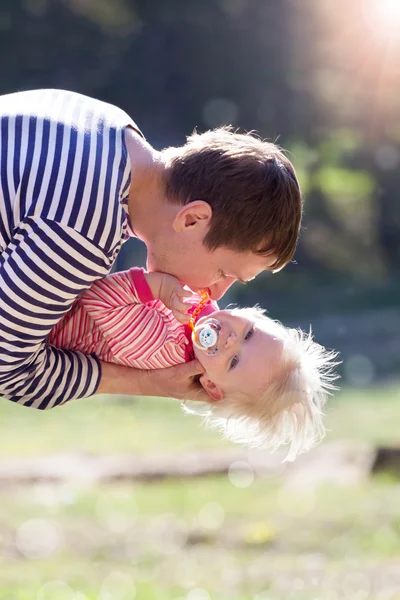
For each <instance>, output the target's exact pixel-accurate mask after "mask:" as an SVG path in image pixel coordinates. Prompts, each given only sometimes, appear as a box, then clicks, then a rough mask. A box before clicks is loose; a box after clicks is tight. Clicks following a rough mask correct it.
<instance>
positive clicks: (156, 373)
mask: <svg viewBox="0 0 400 600" xmlns="http://www.w3.org/2000/svg"><path fill="white" fill-rule="evenodd" d="M142 373H143V389H144V390H145V395H146V396H165V397H167V398H177V399H178V400H201V401H203V402H205V401H206V400H207V399H209V396H208V394H207V393H206V392H205V391H204V390H203V388H202V387H201V386H200V385H199V384H198V383H195V377H196V376H198V375H201V374H202V373H204V369H203V367H202V366H201V364H200V362H199V361H198V360H192V361H191V362H188V363H184V364H182V365H176V366H175V367H168V368H167V369H155V370H153V371H142Z"/></svg>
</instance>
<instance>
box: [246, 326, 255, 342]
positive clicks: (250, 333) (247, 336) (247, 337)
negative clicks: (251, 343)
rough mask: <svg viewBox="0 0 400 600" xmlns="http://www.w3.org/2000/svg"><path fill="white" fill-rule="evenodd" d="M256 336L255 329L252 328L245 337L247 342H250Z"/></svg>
mask: <svg viewBox="0 0 400 600" xmlns="http://www.w3.org/2000/svg"><path fill="white" fill-rule="evenodd" d="M253 334H254V327H252V328H251V329H250V330H249V331H248V332H247V333H246V335H245V336H244V339H245V340H249V339H250V338H251V336H252V335H253Z"/></svg>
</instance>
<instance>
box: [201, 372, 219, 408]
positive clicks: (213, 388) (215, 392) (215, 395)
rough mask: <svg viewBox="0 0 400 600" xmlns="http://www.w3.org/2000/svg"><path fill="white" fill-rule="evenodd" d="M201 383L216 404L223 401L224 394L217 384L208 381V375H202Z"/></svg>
mask: <svg viewBox="0 0 400 600" xmlns="http://www.w3.org/2000/svg"><path fill="white" fill-rule="evenodd" d="M200 383H201V385H202V386H203V388H204V389H205V390H206V392H207V394H208V395H209V396H210V398H212V399H213V400H214V401H215V402H219V401H220V400H222V398H223V397H224V392H223V391H222V390H221V388H220V387H218V386H217V385H215V383H213V382H212V381H211V379H208V377H207V376H206V375H204V374H203V375H201V377H200Z"/></svg>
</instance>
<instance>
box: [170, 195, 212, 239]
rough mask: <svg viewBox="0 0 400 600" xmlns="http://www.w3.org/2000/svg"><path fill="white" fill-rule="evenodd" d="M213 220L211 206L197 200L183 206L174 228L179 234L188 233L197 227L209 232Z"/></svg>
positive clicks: (178, 213) (177, 214)
mask: <svg viewBox="0 0 400 600" xmlns="http://www.w3.org/2000/svg"><path fill="white" fill-rule="evenodd" d="M211 218H212V208H211V206H210V205H209V204H208V203H207V202H204V201H203V200H195V201H194V202H189V204H185V206H182V208H181V209H180V210H179V211H178V212H177V213H176V215H175V218H174V221H173V224H172V226H173V228H174V229H175V231H178V232H184V231H188V230H189V229H193V228H195V227H196V228H198V229H199V228H200V229H202V230H203V229H207V230H208V228H209V226H210V223H211Z"/></svg>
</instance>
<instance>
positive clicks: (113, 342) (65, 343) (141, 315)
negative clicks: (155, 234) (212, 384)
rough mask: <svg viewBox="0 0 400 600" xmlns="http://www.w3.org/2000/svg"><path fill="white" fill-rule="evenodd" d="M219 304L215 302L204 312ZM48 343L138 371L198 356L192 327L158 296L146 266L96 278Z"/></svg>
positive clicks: (208, 311)
mask: <svg viewBox="0 0 400 600" xmlns="http://www.w3.org/2000/svg"><path fill="white" fill-rule="evenodd" d="M217 308H218V307H217V305H216V304H215V303H212V302H210V303H209V304H207V305H206V306H205V307H204V308H203V310H202V311H201V316H204V315H207V314H210V313H211V312H214V311H215V310H217ZM49 343H50V344H54V345H55V346H56V347H58V348H68V349H71V350H80V351H81V352H84V353H85V354H89V353H91V352H93V353H95V354H96V356H98V357H99V358H101V359H102V360H104V361H107V362H113V363H117V364H120V365H126V366H128V367H136V368H137V369H159V368H164V367H172V366H174V365H177V364H180V363H183V362H186V361H189V360H192V359H193V358H194V353H193V345H192V341H191V335H190V329H189V327H188V326H185V325H182V324H181V323H179V321H177V320H176V319H175V317H174V315H173V314H172V312H171V311H170V310H169V309H168V308H166V307H165V306H164V304H163V303H162V302H161V301H160V300H154V299H153V296H152V293H151V290H150V288H149V286H148V284H147V282H146V279H145V277H144V274H143V270H142V269H129V270H128V271H121V272H120V273H113V274H112V275H109V276H108V277H106V278H105V279H102V280H100V281H96V282H95V283H94V284H93V285H92V286H91V287H90V289H89V290H87V291H86V292H84V293H83V294H82V295H81V296H80V298H79V299H78V300H77V301H76V302H75V304H74V305H73V307H72V309H71V310H70V312H69V313H67V314H66V315H65V316H64V318H63V319H62V320H61V321H60V322H59V323H58V324H57V325H56V326H55V327H54V329H53V330H52V331H51V333H50V336H49Z"/></svg>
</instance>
